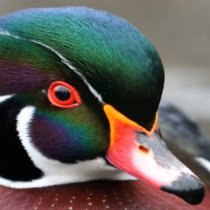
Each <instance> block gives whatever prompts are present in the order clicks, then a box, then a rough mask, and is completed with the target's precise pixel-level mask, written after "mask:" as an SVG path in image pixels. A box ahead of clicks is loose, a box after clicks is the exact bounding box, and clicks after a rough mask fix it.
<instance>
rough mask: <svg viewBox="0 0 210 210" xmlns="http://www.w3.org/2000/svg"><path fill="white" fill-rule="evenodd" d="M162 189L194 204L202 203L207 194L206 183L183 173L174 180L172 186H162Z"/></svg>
mask: <svg viewBox="0 0 210 210" xmlns="http://www.w3.org/2000/svg"><path fill="white" fill-rule="evenodd" d="M161 189H162V190H163V191H166V192H169V193H172V194H175V195H177V196H179V197H181V198H182V199H184V200H185V201H186V202H188V203H189V204H193V205H196V204H199V203H201V202H202V200H203V198H204V195H205V187H204V184H203V183H202V182H201V181H200V180H198V179H197V178H195V177H193V176H191V175H188V174H183V175H182V177H181V179H179V180H177V181H174V182H173V183H172V185H171V186H162V187H161Z"/></svg>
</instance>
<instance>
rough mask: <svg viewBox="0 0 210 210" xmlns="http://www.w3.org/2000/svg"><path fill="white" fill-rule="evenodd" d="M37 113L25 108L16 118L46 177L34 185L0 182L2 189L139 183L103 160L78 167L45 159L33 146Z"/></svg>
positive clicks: (22, 138) (24, 141)
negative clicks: (32, 127)
mask: <svg viewBox="0 0 210 210" xmlns="http://www.w3.org/2000/svg"><path fill="white" fill-rule="evenodd" d="M34 112H35V107H32V106H27V107H24V108H23V109H22V110H21V111H20V113H19V114H18V116H17V131H18V135H19V138H20V141H21V143H22V145H23V147H24V148H25V150H26V151H27V153H28V155H29V157H30V159H31V160H32V162H33V164H34V165H35V166H36V167H37V168H39V169H40V170H41V171H42V172H43V174H44V175H43V176H42V177H41V178H39V179H34V180H31V181H11V180H8V179H4V178H0V184H1V185H4V186H8V187H12V188H34V187H46V186H52V185H59V184H67V183H77V182H86V181H91V180H136V178H135V177H133V176H131V175H128V174H126V173H124V172H122V171H119V170H118V169H116V168H114V167H112V166H110V165H107V163H106V161H105V160H104V159H103V158H101V157H98V158H96V159H94V160H86V161H78V163H75V164H66V163H61V162H59V161H57V160H52V159H49V158H47V157H46V156H44V155H43V154H42V153H40V151H39V150H38V149H37V148H36V147H35V146H34V145H33V143H32V141H31V138H30V133H29V131H30V123H31V121H32V120H33V116H34ZM25 173H27V171H25Z"/></svg>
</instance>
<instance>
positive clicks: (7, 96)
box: [0, 95, 14, 104]
mask: <svg viewBox="0 0 210 210" xmlns="http://www.w3.org/2000/svg"><path fill="white" fill-rule="evenodd" d="M13 96H14V95H5V96H0V104H1V103H3V102H5V101H7V100H8V99H10V98H12V97H13Z"/></svg>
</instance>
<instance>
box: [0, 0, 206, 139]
mask: <svg viewBox="0 0 210 210" xmlns="http://www.w3.org/2000/svg"><path fill="white" fill-rule="evenodd" d="M67 5H68V6H75V5H77V6H87V7H92V8H96V9H99V10H106V11H109V12H111V13H114V14H116V15H119V16H121V17H123V18H125V19H127V20H128V21H129V22H131V23H132V24H133V25H135V26H136V27H137V28H138V29H139V30H140V31H141V32H142V33H143V34H144V35H145V36H146V37H147V38H148V39H149V40H150V41H151V42H152V43H153V44H154V45H155V47H156V48H157V50H158V52H159V54H160V56H161V58H162V61H163V64H164V66H165V74H166V82H165V89H164V93H163V98H164V99H166V100H168V101H170V102H173V103H174V104H176V105H177V106H178V107H180V108H181V109H182V110H184V111H185V113H187V114H188V116H191V118H192V119H194V120H196V121H198V122H199V123H200V125H201V127H202V128H203V130H204V131H205V132H206V133H207V134H208V135H209V136H210V1H209V0H199V1H198V0H184V1H183V0H176V1H168V0H158V1H152V0H129V1H128V0H110V1H108V0H9V1H8V0H0V16H1V15H5V14H7V13H9V12H13V11H16V10H20V9H24V8H30V7H34V8H35V7H57V6H67Z"/></svg>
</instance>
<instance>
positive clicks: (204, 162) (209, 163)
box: [195, 157, 210, 173]
mask: <svg viewBox="0 0 210 210" xmlns="http://www.w3.org/2000/svg"><path fill="white" fill-rule="evenodd" d="M195 160H196V162H198V163H199V164H200V165H201V166H203V167H204V168H205V169H206V170H207V171H208V172H209V173H210V161H209V160H207V159H206V158H203V157H197V158H195Z"/></svg>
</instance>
